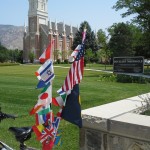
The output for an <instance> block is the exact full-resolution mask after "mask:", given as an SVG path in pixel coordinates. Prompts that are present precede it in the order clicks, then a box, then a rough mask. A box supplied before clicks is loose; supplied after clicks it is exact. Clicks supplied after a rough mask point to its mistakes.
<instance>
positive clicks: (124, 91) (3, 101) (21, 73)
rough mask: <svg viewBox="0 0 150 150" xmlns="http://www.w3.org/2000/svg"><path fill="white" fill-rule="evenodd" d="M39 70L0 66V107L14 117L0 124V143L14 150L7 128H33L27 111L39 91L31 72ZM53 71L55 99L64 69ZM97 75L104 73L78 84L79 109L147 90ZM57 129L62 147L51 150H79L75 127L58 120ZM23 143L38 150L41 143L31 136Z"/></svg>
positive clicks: (89, 73) (144, 86)
mask: <svg viewBox="0 0 150 150" xmlns="http://www.w3.org/2000/svg"><path fill="white" fill-rule="evenodd" d="M61 66H62V65H61ZM39 67H40V65H20V66H6V67H0V96H1V97H0V106H1V108H2V111H3V112H5V113H9V114H15V115H18V118H17V119H16V120H12V119H5V120H3V121H2V122H1V123H0V140H1V141H3V142H5V143H6V144H8V145H9V146H11V147H13V148H14V149H15V150H19V143H18V142H16V140H15V138H14V136H13V134H12V133H10V132H9V131H8V128H9V127H10V126H17V127H23V126H32V125H34V123H35V118H34V116H30V115H29V111H30V110H31V108H32V107H33V106H34V105H35V104H36V102H37V98H38V95H39V94H40V92H41V89H39V90H37V89H35V87H36V85H37V83H38V80H37V78H36V76H35V75H34V73H35V71H36V70H37V69H38V68H39ZM91 68H92V66H91ZM54 71H55V75H56V76H55V79H54V81H53V88H52V89H53V96H54V97H55V96H58V95H57V93H56V91H57V90H58V89H59V88H60V87H61V85H62V84H63V82H64V79H65V77H66V75H67V73H68V68H58V67H56V68H54ZM101 74H104V73H102V72H94V71H85V72H84V77H83V80H82V82H81V83H80V96H81V102H82V104H81V107H82V110H83V109H86V108H90V107H94V106H97V105H102V104H105V103H109V102H113V101H117V100H121V99H124V98H127V97H132V96H135V95H139V94H142V93H147V92H149V91H150V85H149V84H137V83H117V82H109V81H100V80H99V78H100V75H101ZM105 74H106V73H105ZM125 107H126V106H125ZM52 109H53V110H54V113H57V111H58V108H57V107H55V106H52ZM59 129H60V130H61V131H62V142H63V144H62V146H56V147H54V149H55V150H60V149H61V150H79V128H78V127H77V126H75V125H73V124H70V123H69V122H67V121H64V120H62V121H61V123H60V127H59ZM26 144H27V145H28V146H32V147H35V148H37V149H39V150H41V143H39V142H38V141H37V140H36V137H35V135H34V133H33V134H32V138H31V139H30V140H29V141H27V142H26Z"/></svg>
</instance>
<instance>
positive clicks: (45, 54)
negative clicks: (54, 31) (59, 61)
mask: <svg viewBox="0 0 150 150" xmlns="http://www.w3.org/2000/svg"><path fill="white" fill-rule="evenodd" d="M53 45H54V40H52V41H51V42H50V43H49V44H48V47H47V48H46V49H45V50H44V52H43V54H42V55H41V56H40V57H39V60H40V62H41V63H44V62H45V61H46V60H48V59H51V57H52V56H51V55H52V47H53Z"/></svg>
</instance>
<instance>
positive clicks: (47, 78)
mask: <svg viewBox="0 0 150 150" xmlns="http://www.w3.org/2000/svg"><path fill="white" fill-rule="evenodd" d="M35 75H36V76H37V78H38V79H39V80H40V81H41V80H42V81H43V82H44V83H45V84H47V83H48V82H51V81H52V80H53V79H54V77H55V75H54V69H53V63H52V61H51V60H50V59H49V60H47V61H46V62H45V63H44V64H43V65H42V66H41V67H40V68H39V69H38V70H37V71H36V72H35Z"/></svg>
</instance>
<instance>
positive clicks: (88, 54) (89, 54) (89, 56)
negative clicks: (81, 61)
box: [85, 48, 94, 63]
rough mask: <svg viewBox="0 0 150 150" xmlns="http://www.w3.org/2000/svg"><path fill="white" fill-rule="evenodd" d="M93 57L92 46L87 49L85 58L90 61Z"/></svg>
mask: <svg viewBox="0 0 150 150" xmlns="http://www.w3.org/2000/svg"><path fill="white" fill-rule="evenodd" d="M93 57H94V53H93V52H92V49H91V48H89V49H87V50H86V55H85V59H86V60H87V63H90V62H91V60H92V58H93Z"/></svg>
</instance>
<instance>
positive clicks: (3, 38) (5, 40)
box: [0, 25, 24, 50]
mask: <svg viewBox="0 0 150 150" xmlns="http://www.w3.org/2000/svg"><path fill="white" fill-rule="evenodd" d="M23 33H24V27H23V26H13V25H0V42H1V44H2V45H3V46H5V47H6V48H7V49H19V50H23Z"/></svg>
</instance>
